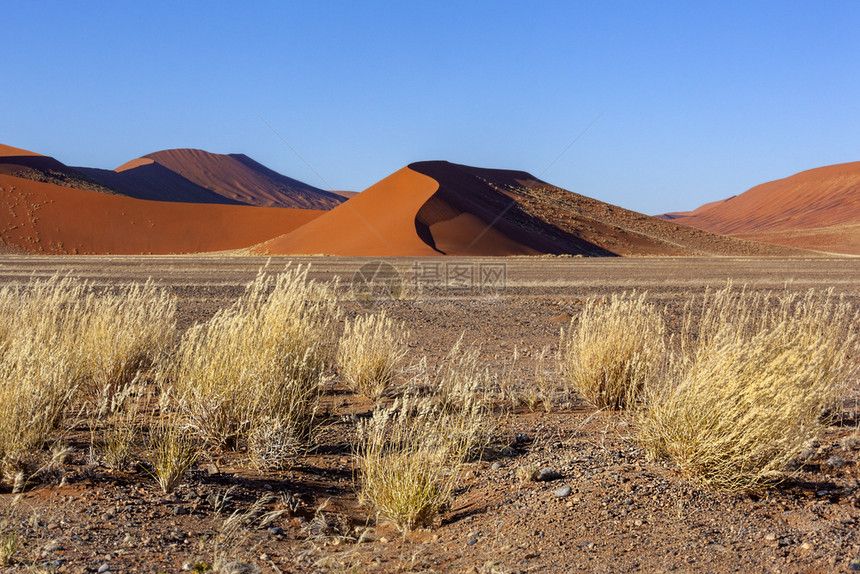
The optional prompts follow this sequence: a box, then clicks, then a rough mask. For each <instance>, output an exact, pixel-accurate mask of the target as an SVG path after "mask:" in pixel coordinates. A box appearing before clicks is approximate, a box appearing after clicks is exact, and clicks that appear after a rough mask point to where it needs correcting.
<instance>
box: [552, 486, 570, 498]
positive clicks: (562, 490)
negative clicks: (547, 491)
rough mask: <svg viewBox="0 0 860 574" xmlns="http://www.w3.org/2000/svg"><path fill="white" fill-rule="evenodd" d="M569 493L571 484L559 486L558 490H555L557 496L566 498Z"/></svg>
mask: <svg viewBox="0 0 860 574" xmlns="http://www.w3.org/2000/svg"><path fill="white" fill-rule="evenodd" d="M568 494H570V487H569V486H562V487H561V488H559V489H558V490H556V491H555V497H556V498H564V497H565V496H567V495H568Z"/></svg>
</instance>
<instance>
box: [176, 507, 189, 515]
mask: <svg viewBox="0 0 860 574" xmlns="http://www.w3.org/2000/svg"><path fill="white" fill-rule="evenodd" d="M173 514H174V515H176V516H182V515H183V514H188V509H187V508H185V507H184V506H174V507H173Z"/></svg>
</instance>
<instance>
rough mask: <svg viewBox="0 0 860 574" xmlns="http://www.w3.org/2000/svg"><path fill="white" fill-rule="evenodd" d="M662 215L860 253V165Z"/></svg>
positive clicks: (727, 230)
mask: <svg viewBox="0 0 860 574" xmlns="http://www.w3.org/2000/svg"><path fill="white" fill-rule="evenodd" d="M663 217H667V218H671V219H672V220H673V221H675V222H677V223H681V224H683V225H688V226H691V227H695V228H698V229H703V230H706V231H711V232H713V233H722V234H727V235H732V236H735V237H741V238H746V239H750V240H755V241H766V242H770V243H776V244H781V245H789V246H796V247H803V248H806V249H817V250H821V251H830V252H835V253H852V254H860V162H853V163H843V164H838V165H831V166H826V167H820V168H817V169H811V170H808V171H804V172H801V173H798V174H796V175H792V176H790V177H787V178H785V179H780V180H776V181H771V182H768V183H764V184H762V185H759V186H756V187H754V188H752V189H750V190H748V191H746V192H744V193H742V194H740V195H738V196H736V197H732V198H729V199H726V200H723V201H717V202H713V203H709V204H706V205H703V206H702V207H700V208H698V209H696V210H694V211H692V212H687V213H676V214H665V215H664V216H663Z"/></svg>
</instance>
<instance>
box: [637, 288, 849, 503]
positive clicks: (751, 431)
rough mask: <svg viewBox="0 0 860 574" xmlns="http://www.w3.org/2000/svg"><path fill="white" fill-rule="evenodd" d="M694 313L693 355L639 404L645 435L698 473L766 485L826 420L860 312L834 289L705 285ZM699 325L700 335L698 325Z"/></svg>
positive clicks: (727, 482) (715, 480) (716, 483)
mask: <svg viewBox="0 0 860 574" xmlns="http://www.w3.org/2000/svg"><path fill="white" fill-rule="evenodd" d="M703 309H704V311H703V312H702V313H701V315H698V314H696V315H692V314H691V315H690V316H688V324H687V329H686V330H685V337H684V340H683V341H682V348H683V349H684V351H685V353H686V355H685V357H684V358H683V359H682V360H681V361H679V362H678V363H679V364H678V365H677V369H676V373H675V375H674V376H673V377H672V378H671V380H670V381H669V383H668V384H667V385H666V386H664V387H663V388H662V389H657V390H654V391H653V392H652V396H651V397H650V398H649V400H648V402H647V405H646V406H645V407H644V408H643V409H642V411H641V412H640V413H638V416H637V418H638V435H639V440H640V441H641V442H642V444H643V445H644V446H645V448H646V451H647V452H648V453H649V454H650V455H651V456H668V457H670V458H672V459H673V460H675V461H676V462H677V463H678V465H679V466H680V467H681V468H682V470H683V471H684V472H685V473H686V474H688V475H689V476H690V477H692V478H693V479H695V480H697V481H698V482H700V483H703V484H705V485H708V486H711V487H714V488H719V489H727V490H739V489H749V488H756V487H760V486H766V485H768V484H771V483H773V482H776V481H778V480H780V479H781V478H782V477H783V476H784V475H783V472H784V470H785V469H786V468H787V467H788V465H789V464H790V463H791V462H792V461H793V460H795V459H796V458H797V457H798V455H799V454H800V452H801V449H802V448H803V445H804V443H806V442H807V441H809V440H810V439H811V438H813V437H814V436H815V435H816V433H817V431H818V430H820V428H821V427H822V425H823V422H822V421H823V418H822V417H823V416H824V415H825V413H826V412H827V411H828V410H829V409H831V408H832V407H833V405H834V404H835V403H836V401H837V398H838V396H839V391H840V386H841V384H842V383H843V382H844V381H845V380H846V377H847V375H848V372H849V369H850V368H851V366H850V365H849V363H848V358H849V353H851V352H853V351H854V350H855V346H856V343H857V326H858V315H857V312H856V311H853V310H852V309H851V308H850V307H849V305H848V304H847V303H846V302H845V301H842V300H839V299H836V298H834V297H833V296H832V295H831V294H830V293H824V294H821V293H813V292H809V293H807V294H806V295H804V296H800V295H797V294H784V295H781V296H778V297H777V296H773V295H772V294H770V293H763V294H749V293H746V292H744V291H736V290H733V289H732V288H731V287H728V288H726V289H723V290H721V291H718V292H717V293H715V294H707V295H706V296H705V299H704V301H703ZM695 326H698V333H696V334H695V335H696V336H695V337H694V336H693V335H694V333H693V328H694V327H695Z"/></svg>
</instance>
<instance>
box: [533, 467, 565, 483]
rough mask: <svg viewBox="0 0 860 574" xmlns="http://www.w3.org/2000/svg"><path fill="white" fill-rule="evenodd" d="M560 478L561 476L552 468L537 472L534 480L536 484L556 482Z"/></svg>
mask: <svg viewBox="0 0 860 574" xmlns="http://www.w3.org/2000/svg"><path fill="white" fill-rule="evenodd" d="M559 478H561V474H559V472H558V471H557V470H556V469H554V468H550V467H547V468H542V469H540V470H539V471H538V473H537V476H536V477H535V480H536V481H538V482H549V481H551V480H558V479H559Z"/></svg>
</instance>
